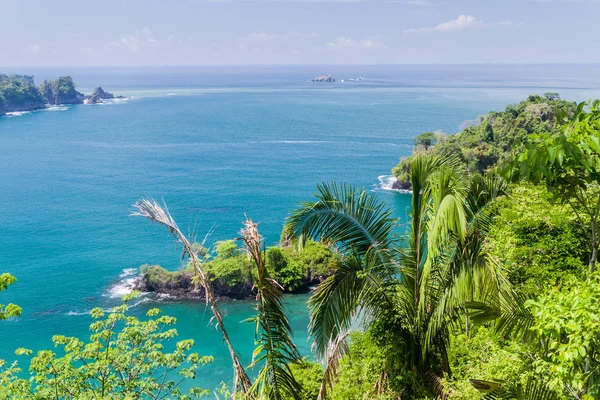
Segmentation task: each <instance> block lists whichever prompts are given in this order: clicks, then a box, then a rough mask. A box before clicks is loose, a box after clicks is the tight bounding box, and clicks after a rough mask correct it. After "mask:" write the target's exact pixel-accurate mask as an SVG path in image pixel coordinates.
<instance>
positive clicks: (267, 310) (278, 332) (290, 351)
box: [239, 217, 302, 400]
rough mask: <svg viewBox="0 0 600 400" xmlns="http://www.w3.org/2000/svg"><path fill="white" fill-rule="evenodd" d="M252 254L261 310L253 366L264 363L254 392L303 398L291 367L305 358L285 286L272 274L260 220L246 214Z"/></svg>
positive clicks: (245, 236) (245, 233) (244, 232)
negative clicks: (295, 337) (287, 305)
mask: <svg viewBox="0 0 600 400" xmlns="http://www.w3.org/2000/svg"><path fill="white" fill-rule="evenodd" d="M239 240H242V241H243V242H244V245H245V247H246V250H247V252H248V257H249V259H250V260H251V262H252V263H253V264H254V266H255V267H256V280H255V282H254V289H255V290H256V309H257V311H258V314H257V315H256V317H254V318H252V319H251V321H253V322H255V323H256V334H255V343H256V344H257V346H256V348H255V350H254V354H253V355H252V364H251V367H255V366H257V365H259V364H263V366H262V368H261V370H260V371H259V373H258V376H257V378H256V380H255V381H254V384H253V385H252V388H251V390H252V392H253V393H255V394H256V395H257V397H258V398H260V399H265V400H271V399H272V400H279V399H283V398H290V397H291V398H293V399H300V398H301V397H300V394H301V392H302V388H301V386H300V385H299V384H298V382H297V381H296V379H295V378H294V375H293V373H292V371H291V369H290V367H289V364H291V363H294V362H298V361H300V360H301V356H300V353H299V352H298V349H297V348H296V345H295V344H294V342H293V340H292V336H293V332H292V328H291V326H290V324H289V321H288V319H287V317H286V315H285V312H284V309H283V304H282V296H283V292H282V288H281V286H280V285H279V284H278V283H277V282H276V281H275V280H273V279H271V278H270V276H269V273H268V271H267V267H266V263H265V255H264V252H263V251H262V238H261V236H260V234H259V233H258V224H255V223H254V222H252V220H251V219H250V218H248V217H246V221H245V222H244V229H243V230H242V236H241V238H239Z"/></svg>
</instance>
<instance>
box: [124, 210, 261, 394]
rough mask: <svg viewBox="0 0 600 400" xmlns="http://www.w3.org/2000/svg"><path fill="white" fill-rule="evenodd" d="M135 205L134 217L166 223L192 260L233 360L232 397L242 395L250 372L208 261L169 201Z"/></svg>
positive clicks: (244, 392) (247, 383)
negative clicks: (227, 323) (218, 297)
mask: <svg viewBox="0 0 600 400" xmlns="http://www.w3.org/2000/svg"><path fill="white" fill-rule="evenodd" d="M133 206H134V207H135V208H136V209H137V211H136V212H134V213H132V214H131V215H132V216H140V217H145V218H148V219H149V220H150V221H152V222H156V223H158V224H160V225H163V226H165V227H166V228H167V229H168V230H169V232H170V233H171V235H173V237H174V238H175V240H176V241H177V242H179V243H181V244H182V245H183V249H184V253H183V255H184V257H185V256H187V257H188V258H189V262H190V263H191V265H192V267H193V268H194V271H195V273H196V276H197V277H198V279H199V282H200V284H201V285H202V287H203V288H204V293H205V298H206V303H207V304H209V305H210V308H211V310H212V312H213V315H214V317H215V319H216V321H217V327H218V328H219V329H220V330H221V334H222V335H223V341H224V342H225V343H226V344H227V348H228V350H229V354H230V356H231V361H232V363H233V398H234V399H235V398H236V396H237V394H238V391H239V392H240V393H241V394H242V397H243V396H244V395H245V394H247V393H248V392H249V391H250V385H251V382H250V378H249V377H248V374H247V373H246V371H245V369H244V367H243V366H242V364H241V362H240V359H239V354H238V352H237V350H236V349H235V348H234V347H233V344H232V343H231V340H230V339H229V334H228V333H227V329H225V324H224V323H223V315H222V313H221V311H220V308H219V306H218V304H217V300H216V297H215V294H214V291H213V287H212V284H211V282H210V280H209V279H208V276H207V275H206V272H205V271H204V269H203V263H204V261H205V260H204V259H200V258H198V256H197V255H196V252H195V251H194V249H193V248H192V244H191V242H190V241H189V240H188V239H187V237H186V236H185V235H184V234H183V232H181V230H180V229H179V227H178V226H177V223H176V222H175V220H174V219H173V217H172V216H171V214H170V213H169V209H168V208H167V206H166V204H164V203H163V206H160V205H159V204H158V203H157V202H156V201H155V200H153V199H141V200H140V201H138V202H137V203H135V204H134V205H133Z"/></svg>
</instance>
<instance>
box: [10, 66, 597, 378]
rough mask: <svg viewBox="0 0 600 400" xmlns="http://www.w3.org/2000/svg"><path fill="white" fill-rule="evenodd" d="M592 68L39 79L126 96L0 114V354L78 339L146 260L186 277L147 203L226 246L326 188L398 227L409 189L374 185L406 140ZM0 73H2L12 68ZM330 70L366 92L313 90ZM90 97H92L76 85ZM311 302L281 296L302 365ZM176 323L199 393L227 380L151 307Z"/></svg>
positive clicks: (331, 87) (454, 127)
mask: <svg viewBox="0 0 600 400" xmlns="http://www.w3.org/2000/svg"><path fill="white" fill-rule="evenodd" d="M598 71H599V69H598V68H597V67H596V66H522V67H516V66H504V67H500V66H494V67H490V66H479V67H475V66H468V67H465V66H463V67H461V66H452V67H443V66H429V67H302V68H301V67H285V68H283V67H279V68H275V67H269V68H259V67H253V68H241V67H239V68H159V69H60V70H56V69H40V70H20V72H24V73H34V74H35V75H36V76H37V80H38V81H40V80H42V79H44V78H47V77H53V76H56V75H59V74H71V75H72V76H73V77H74V79H75V81H76V82H78V83H79V85H80V87H82V88H92V87H94V86H98V85H102V86H103V87H104V89H106V90H109V91H112V92H115V93H117V94H123V95H125V96H128V98H127V99H126V100H124V101H121V102H118V103H112V104H107V105H95V106H84V105H79V106H69V107H59V108H55V109H53V110H52V111H40V112H34V113H29V114H24V115H20V116H12V117H2V118H0V171H1V172H0V209H1V210H2V211H1V212H0V226H1V230H0V272H3V271H7V272H11V273H12V274H13V275H16V276H17V277H18V279H19V281H18V283H17V284H15V285H13V286H12V287H11V288H10V290H9V291H8V292H7V293H4V294H2V295H1V296H0V302H2V303H7V302H16V303H18V304H19V305H21V306H22V307H23V310H24V311H23V315H22V316H21V317H20V318H18V319H16V320H12V321H6V322H2V323H1V324H0V342H1V343H2V346H1V347H0V358H5V359H9V360H12V359H14V358H15V357H14V356H13V351H14V349H16V348H17V347H28V348H33V349H40V348H48V347H50V346H51V342H50V338H51V336H52V335H53V334H57V333H60V334H65V335H75V336H84V335H86V332H87V326H88V325H89V323H90V321H91V318H90V316H89V315H88V312H89V310H90V309H91V308H93V307H96V306H101V307H110V306H111V305H114V304H117V303H118V297H119V296H120V295H121V294H123V293H125V292H126V291H127V282H128V279H131V278H132V276H133V275H130V274H132V273H134V271H135V269H136V268H137V267H139V266H140V265H142V264H145V263H148V264H161V265H163V266H165V267H168V268H170V269H176V268H178V267H180V251H179V250H180V249H177V247H176V246H175V244H174V243H173V241H172V240H171V238H170V237H169V235H168V233H167V232H166V230H164V229H163V228H161V227H159V226H156V225H152V224H150V222H148V221H146V220H143V219H140V218H133V217H130V216H129V214H130V212H131V211H132V207H131V205H132V204H133V203H134V202H135V201H136V200H138V199H139V198H140V197H142V196H153V197H156V198H164V199H165V201H166V202H167V203H168V205H169V208H170V210H171V212H172V214H173V215H174V217H175V218H176V219H177V221H178V222H179V224H180V226H182V227H183V228H184V230H185V231H188V230H189V231H191V232H196V233H197V235H198V237H199V238H200V239H201V238H202V237H203V236H204V234H205V233H206V232H208V231H209V230H210V229H211V227H213V226H214V230H213V233H212V236H211V238H210V239H211V240H221V239H227V238H232V237H235V236H236V234H237V233H238V231H239V230H240V228H241V222H242V221H243V219H244V213H247V214H248V215H249V216H250V217H251V218H253V219H254V220H256V221H261V225H260V230H261V232H262V234H263V235H264V236H265V238H266V241H267V243H268V244H273V243H276V241H277V239H278V237H279V232H280V230H281V227H282V225H283V221H284V218H285V217H286V215H287V214H288V212H289V211H290V210H291V209H293V208H294V207H296V206H297V204H298V203H299V202H301V201H303V200H307V199H310V198H311V194H312V192H313V191H314V187H315V185H316V184H317V183H318V182H321V181H330V180H337V181H347V182H352V183H354V184H356V185H359V186H364V187H366V188H368V189H369V190H372V191H373V192H375V193H377V195H379V196H381V197H382V198H383V199H385V200H386V201H388V202H389V203H390V204H391V205H392V206H394V207H395V209H396V212H397V215H398V216H400V217H404V215H405V213H406V207H407V206H408V197H407V195H405V194H401V193H396V192H391V191H386V190H383V188H382V186H381V182H380V181H384V182H385V179H384V178H382V176H385V175H389V174H390V169H391V168H392V167H393V166H394V165H395V164H396V163H397V162H398V159H399V158H400V157H401V156H406V155H408V154H410V152H411V148H412V138H413V137H414V136H415V135H417V134H419V133H422V132H424V131H430V130H441V131H443V132H445V133H454V132H457V131H459V127H460V126H461V125H462V124H464V123H465V121H470V120H474V119H476V118H477V116H478V115H480V114H484V113H486V112H488V111H490V110H500V109H503V108H504V107H505V106H506V105H507V104H509V103H512V102H515V101H519V100H521V99H523V98H524V97H525V96H527V95H528V94H530V93H544V92H546V91H558V92H560V93H561V94H562V95H563V97H564V98H569V99H574V100H584V99H587V98H590V97H600V72H598ZM0 72H2V71H0ZM5 72H13V71H8V70H6V71H5ZM322 73H332V74H334V75H335V76H336V77H337V78H338V79H343V78H346V79H348V78H352V77H357V76H364V77H365V79H364V80H363V81H361V82H348V81H346V82H344V83H340V82H337V83H335V84H322V85H318V84H311V83H309V82H307V80H309V79H310V78H312V77H313V76H316V75H320V74H322ZM88 91H89V90H88ZM306 298H307V297H306V296H305V295H299V296H290V297H289V298H288V300H287V304H288V309H289V316H290V319H291V321H292V326H293V328H294V330H295V333H296V341H297V343H298V346H299V347H300V349H301V350H302V352H303V353H305V354H309V349H310V346H309V343H308V342H307V338H306V324H307V321H308V318H307V311H306V307H305V301H306ZM141 300H142V301H141V302H140V304H138V305H137V306H136V307H135V308H134V312H135V313H141V312H143V311H145V310H147V309H148V308H150V307H154V306H157V304H158V306H159V307H160V308H161V309H163V311H164V312H165V313H167V314H169V315H173V316H176V317H177V318H178V319H179V324H178V328H179V332H180V337H181V338H193V339H195V340H196V342H197V345H196V349H195V350H196V351H198V352H199V353H201V354H205V355H213V356H215V363H214V364H213V365H211V366H209V367H206V368H205V369H204V370H203V373H202V374H201V376H200V377H199V378H198V381H197V382H196V383H195V384H198V385H200V386H203V387H206V388H214V387H215V386H217V385H218V384H219V382H221V381H227V380H228V379H230V373H231V369H230V364H229V359H228V355H227V351H226V348H225V346H224V345H223V344H222V342H221V339H220V336H219V334H218V332H216V330H215V329H214V328H213V327H209V326H208V323H209V320H210V312H209V310H207V309H205V307H204V304H201V303H193V302H183V303H181V302H173V301H171V300H168V299H162V300H159V301H149V299H148V298H142V299H141ZM223 307H224V308H225V309H226V311H227V319H226V322H227V324H228V327H229V330H230V333H231V336H232V340H233V342H234V344H235V345H236V347H237V348H238V349H239V350H240V352H241V353H242V354H243V355H244V357H245V360H246V361H249V357H250V356H251V349H252V346H253V342H252V332H253V329H252V327H251V326H248V325H247V324H245V323H243V322H241V321H243V320H244V319H246V318H247V317H248V316H250V315H251V314H252V312H253V311H252V305H251V304H250V303H247V302H234V303H227V304H223Z"/></svg>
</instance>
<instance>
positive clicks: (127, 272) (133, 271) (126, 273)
mask: <svg viewBox="0 0 600 400" xmlns="http://www.w3.org/2000/svg"><path fill="white" fill-rule="evenodd" d="M138 272H139V271H138V269H137V268H125V269H124V270H123V272H122V273H121V275H119V278H125V277H127V276H132V275H137V274H138Z"/></svg>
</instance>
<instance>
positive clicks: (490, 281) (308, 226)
mask: <svg viewBox="0 0 600 400" xmlns="http://www.w3.org/2000/svg"><path fill="white" fill-rule="evenodd" d="M410 172H411V183H412V188H413V192H412V203H411V205H412V208H411V221H410V231H409V232H408V235H407V237H406V238H405V240H404V242H403V241H402V240H401V239H400V238H399V237H398V236H397V235H396V234H395V231H396V230H397V229H398V227H399V222H398V221H397V220H396V219H394V218H392V211H391V209H390V208H389V207H387V206H386V205H385V203H383V202H382V201H380V200H378V199H377V198H376V197H375V196H374V195H373V194H369V193H368V192H367V191H365V190H358V189H356V188H354V187H353V186H351V185H339V184H336V183H333V184H321V185H319V186H318V187H317V191H318V193H317V194H316V197H317V200H316V201H315V202H310V203H305V204H303V205H302V208H300V209H299V210H297V211H295V212H294V213H293V214H292V215H291V217H290V218H289V221H288V229H289V230H290V231H291V232H293V233H294V235H295V237H296V238H298V239H299V240H300V243H302V241H303V240H305V239H307V238H308V239H313V240H321V241H325V242H327V243H330V244H331V245H332V246H335V247H336V248H337V249H338V250H339V252H340V254H341V255H342V257H341V262H340V264H339V266H338V267H337V269H336V270H335V271H334V273H333V275H332V276H330V277H329V278H327V279H325V280H324V281H323V282H322V283H321V284H320V285H319V286H318V287H317V289H315V291H314V293H313V295H312V296H311V298H310V300H309V307H310V312H311V322H310V326H309V330H310V333H311V335H312V337H313V339H314V348H315V351H316V353H317V354H318V355H319V356H320V357H322V358H327V359H328V360H329V361H333V362H329V361H328V362H327V368H328V369H331V368H333V369H335V366H336V365H337V364H336V362H335V361H336V360H337V359H339V357H340V354H339V351H335V350H334V351H332V349H335V348H337V349H340V351H342V352H343V350H344V346H339V344H338V345H337V346H336V345H335V344H336V343H338V342H339V339H340V337H342V336H343V335H345V334H346V332H347V331H348V330H349V329H350V326H351V323H352V322H353V320H355V319H356V318H357V317H358V318H359V319H360V320H362V322H363V324H364V325H365V326H369V325H370V324H371V323H372V322H374V321H382V320H385V321H397V322H396V323H388V322H386V323H385V324H384V325H385V326H387V331H386V336H388V337H389V338H392V340H394V343H395V345H396V346H398V347H399V353H400V354H402V357H403V360H396V362H397V363H400V364H402V368H403V369H405V370H407V371H410V372H412V374H413V376H414V377H415V381H414V384H413V386H414V387H416V386H418V385H419V383H423V382H424V383H427V385H428V386H429V387H430V391H433V392H435V393H437V394H438V395H441V396H442V397H443V395H444V393H443V392H444V391H443V387H442V385H441V375H442V374H443V373H447V374H449V373H450V368H449V365H448V356H447V351H446V349H447V345H448V340H449V337H450V330H451V328H452V327H453V326H456V327H458V326H459V325H460V326H462V321H463V318H464V321H465V329H466V330H467V331H468V325H469V320H468V313H467V312H466V311H467V310H466V306H467V305H468V304H469V303H476V304H487V303H488V302H489V303H493V304H497V303H498V298H500V297H502V293H503V292H504V291H508V289H507V287H508V284H507V281H506V280H505V279H504V278H503V276H502V274H501V273H500V270H499V268H498V266H497V265H496V263H494V262H493V260H492V259H491V258H490V257H489V255H488V253H487V252H486V250H485V247H484V239H485V236H486V233H487V228H488V224H489V221H490V217H491V214H490V210H489V207H488V206H489V204H490V202H491V201H492V200H493V199H494V198H496V197H497V196H499V195H502V194H503V192H504V189H505V187H504V184H503V182H502V181H500V180H499V179H498V178H492V177H489V178H483V177H476V178H473V179H472V180H471V181H469V179H468V177H467V175H466V173H465V172H464V169H463V168H462V167H461V165H460V163H459V162H458V161H457V160H456V159H455V158H451V157H440V156H430V155H418V156H416V157H415V158H414V160H413V161H412V164H411V171H410ZM383 316H385V318H384V317H383ZM384 375H385V374H382V376H384ZM326 378H328V379H324V381H323V385H322V391H321V396H320V397H321V398H324V397H325V395H326V389H327V387H331V385H332V383H333V379H332V372H331V371H330V373H329V376H326Z"/></svg>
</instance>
